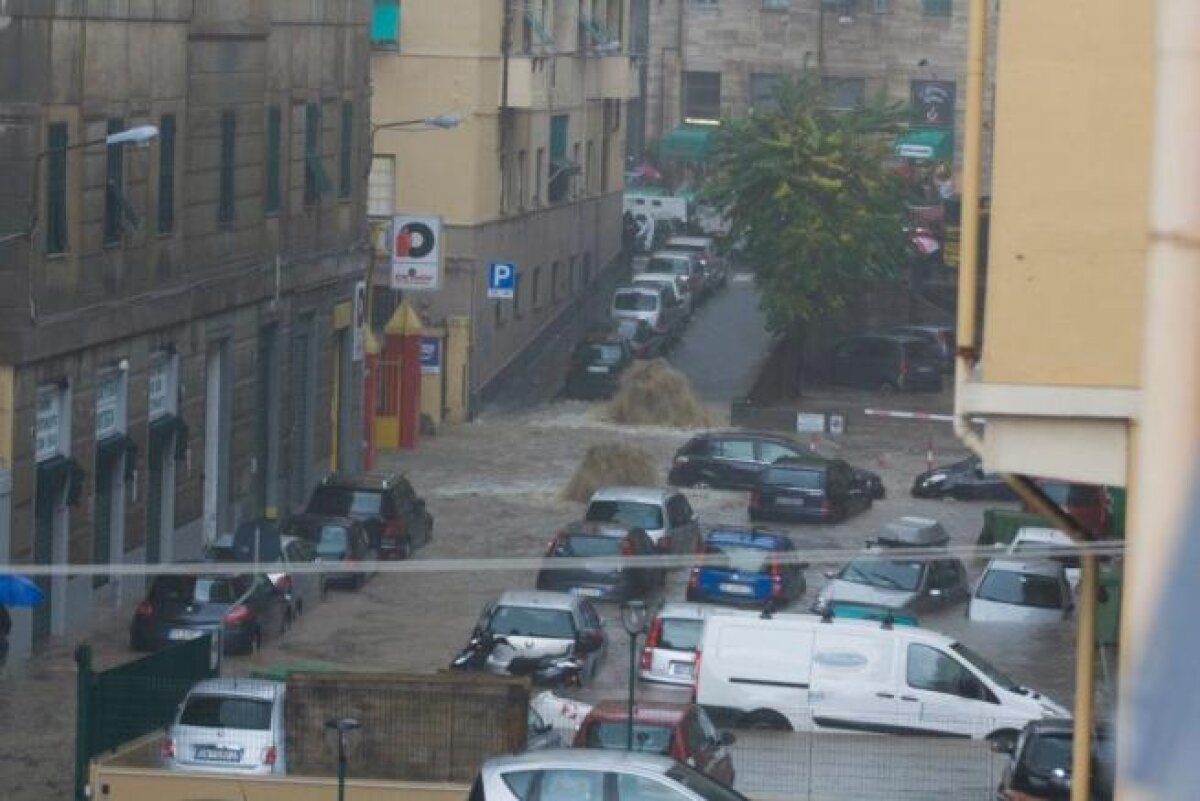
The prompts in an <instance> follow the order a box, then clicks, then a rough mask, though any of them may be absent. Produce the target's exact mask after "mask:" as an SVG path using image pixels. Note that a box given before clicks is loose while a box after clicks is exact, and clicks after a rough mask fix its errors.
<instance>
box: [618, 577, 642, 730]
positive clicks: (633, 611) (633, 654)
mask: <svg viewBox="0 0 1200 801" xmlns="http://www.w3.org/2000/svg"><path fill="white" fill-rule="evenodd" d="M646 623H647V620H646V604H645V603H644V602H642V601H626V602H625V603H623V604H621V625H622V626H623V627H624V628H625V633H626V634H628V635H629V706H628V708H627V709H626V712H627V713H628V719H627V720H626V723H625V750H626V751H632V750H633V700H634V699H633V693H634V688H635V682H636V681H637V638H638V635H639V634H644V633H645V632H646Z"/></svg>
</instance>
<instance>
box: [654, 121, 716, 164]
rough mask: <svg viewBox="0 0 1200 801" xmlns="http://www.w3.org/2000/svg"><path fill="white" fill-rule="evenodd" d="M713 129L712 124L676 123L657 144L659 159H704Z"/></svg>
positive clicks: (714, 127)
mask: <svg viewBox="0 0 1200 801" xmlns="http://www.w3.org/2000/svg"><path fill="white" fill-rule="evenodd" d="M715 129H716V126H714V125H688V124H686V123H685V124H683V125H676V126H675V127H674V128H672V129H671V130H670V131H668V132H667V134H666V136H664V137H663V138H662V141H661V142H660V143H659V145H658V157H659V160H661V161H664V162H666V161H704V159H705V158H706V157H707V156H708V148H709V143H710V142H711V140H712V133H713V131H714V130H715Z"/></svg>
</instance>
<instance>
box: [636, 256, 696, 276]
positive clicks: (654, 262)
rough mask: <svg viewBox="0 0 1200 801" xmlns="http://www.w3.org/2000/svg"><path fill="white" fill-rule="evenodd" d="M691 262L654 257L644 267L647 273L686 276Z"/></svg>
mask: <svg viewBox="0 0 1200 801" xmlns="http://www.w3.org/2000/svg"><path fill="white" fill-rule="evenodd" d="M690 267H691V260H690V259H688V258H686V257H685V258H679V259H671V258H666V257H662V256H656V257H654V258H652V259H650V263H649V264H647V265H646V272H648V273H667V274H668V275H687V274H688V273H689V272H690Z"/></svg>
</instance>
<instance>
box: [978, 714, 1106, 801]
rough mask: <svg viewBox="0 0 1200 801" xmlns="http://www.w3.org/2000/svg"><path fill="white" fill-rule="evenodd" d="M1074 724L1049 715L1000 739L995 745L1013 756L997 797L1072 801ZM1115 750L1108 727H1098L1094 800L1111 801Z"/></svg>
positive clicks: (998, 749) (1094, 762)
mask: <svg viewBox="0 0 1200 801" xmlns="http://www.w3.org/2000/svg"><path fill="white" fill-rule="evenodd" d="M1074 741H1075V738H1074V723H1073V722H1072V721H1070V720H1065V719H1056V718H1049V719H1045V720H1035V721H1032V722H1030V723H1027V724H1026V725H1025V729H1024V731H1022V732H1021V736H1020V738H1019V739H1017V741H1016V742H1015V743H1014V742H1013V741H1012V740H998V741H997V742H996V743H995V744H994V748H995V749H996V750H997V751H999V752H1001V753H1004V754H1008V755H1009V756H1010V759H1009V762H1008V764H1007V765H1005V767H1004V775H1003V776H1002V777H1001V778H1000V786H999V787H998V788H997V789H996V797H997V798H1021V799H1027V800H1028V801H1070V798H1071V749H1072V745H1073V743H1074ZM1115 762H1116V749H1115V743H1114V741H1113V738H1112V730H1111V728H1110V727H1109V726H1107V725H1104V724H1101V725H1100V726H1098V727H1097V730H1096V736H1095V740H1094V741H1093V743H1092V770H1091V777H1092V782H1091V786H1092V793H1091V801H1112V798H1113V794H1114V776H1115Z"/></svg>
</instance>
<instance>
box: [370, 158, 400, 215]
mask: <svg viewBox="0 0 1200 801" xmlns="http://www.w3.org/2000/svg"><path fill="white" fill-rule="evenodd" d="M395 210H396V157H395V156H374V157H372V158H371V175H370V176H369V177H368V178H367V216H368V217H391V216H392V214H393V213H394V212H395Z"/></svg>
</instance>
